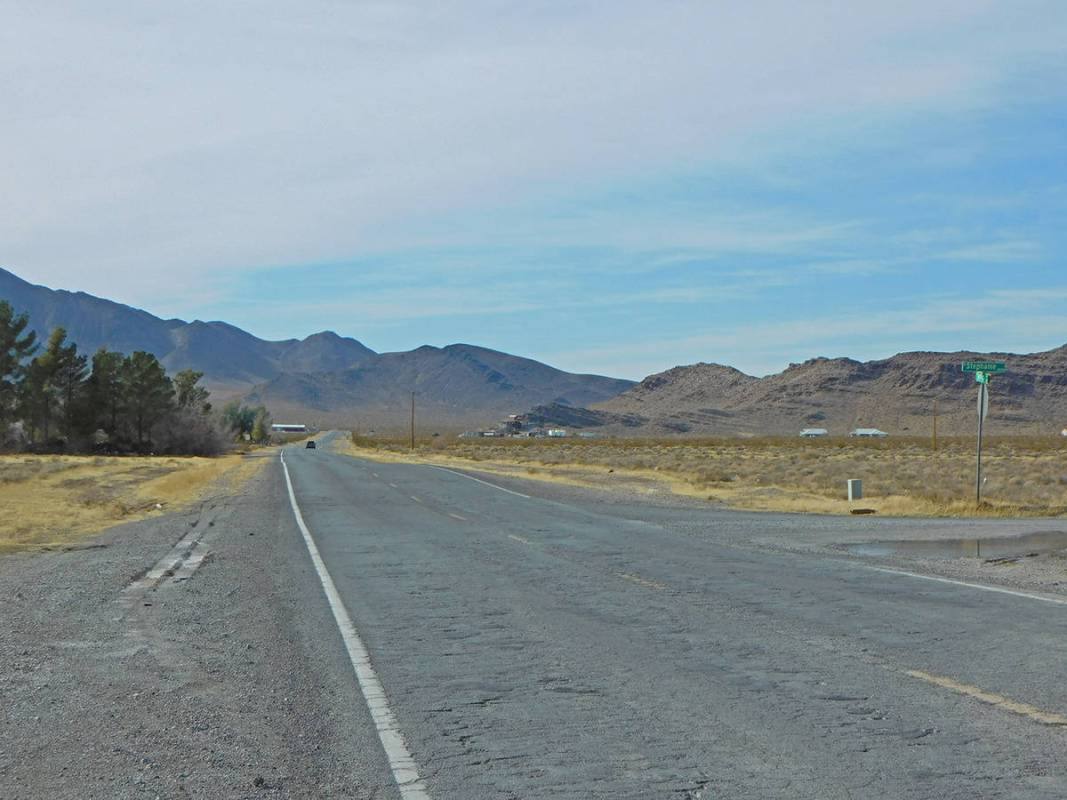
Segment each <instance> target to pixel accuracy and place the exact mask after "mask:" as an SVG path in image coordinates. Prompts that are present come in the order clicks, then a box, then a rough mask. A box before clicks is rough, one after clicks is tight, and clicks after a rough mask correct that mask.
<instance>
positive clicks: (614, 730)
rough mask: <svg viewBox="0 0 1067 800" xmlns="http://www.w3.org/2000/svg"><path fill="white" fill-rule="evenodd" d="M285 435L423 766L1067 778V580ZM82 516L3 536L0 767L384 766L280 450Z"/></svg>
mask: <svg viewBox="0 0 1067 800" xmlns="http://www.w3.org/2000/svg"><path fill="white" fill-rule="evenodd" d="M286 463H287V464H288V467H289V470H290V474H291V477H292V481H293V485H294V490H295V493H296V496H297V498H298V501H299V504H300V506H301V509H302V512H303V516H304V519H305V521H306V523H307V525H308V528H309V529H310V531H311V533H312V535H313V536H314V538H315V541H316V543H317V546H318V549H319V551H320V553H321V555H322V558H323V560H324V562H325V563H326V565H327V567H328V569H329V571H330V573H331V574H332V577H333V581H334V583H335V584H336V586H337V589H338V591H339V593H340V596H341V598H342V600H343V602H344V604H345V606H346V608H347V609H348V612H349V613H350V615H351V617H352V619H353V621H354V623H355V625H356V627H357V629H358V632H359V635H360V637H361V638H362V640H363V642H364V644H365V645H366V647H367V649H368V651H369V653H370V657H371V660H372V662H373V666H374V669H375V670H376V672H377V675H378V677H379V679H380V681H381V683H382V686H383V687H384V689H385V692H386V694H387V696H388V700H389V704H390V706H391V709H392V712H393V714H394V715H395V718H396V720H397V723H398V725H399V728H400V730H401V731H402V732H403V734H404V737H405V739H406V742H407V745H408V749H409V750H410V752H411V754H412V756H413V757H414V760H415V762H416V764H417V765H418V768H419V771H420V773H421V775H422V777H423V779H424V781H425V785H426V787H427V790H428V792H429V794H430V796H431V797H433V798H437V799H440V800H444V799H445V798H449V799H455V800H461V799H462V800H477V799H478V798H556V797H559V798H613V800H614V799H615V798H761V799H762V798H882V797H884V798H899V797H909V798H975V797H981V798H997V797H1004V798H1061V797H1064V796H1067V766H1065V764H1064V762H1063V758H1062V754H1063V752H1064V745H1065V743H1067V738H1065V737H1067V727H1065V725H1063V724H1061V723H1060V722H1059V721H1058V720H1060V719H1062V717H1061V716H1060V715H1065V714H1067V686H1065V684H1064V681H1063V678H1064V666H1063V665H1064V656H1065V655H1067V636H1065V634H1067V605H1064V604H1059V603H1049V602H1043V601H1042V600H1040V599H1038V597H1037V596H1032V597H1031V596H1020V595H1009V594H1003V593H994V592H989V591H983V590H981V589H976V588H971V587H967V586H962V585H959V584H952V583H937V582H931V581H924V580H921V579H918V578H914V577H909V576H906V575H901V574H897V573H889V572H879V571H876V570H875V569H872V568H871V567H872V566H877V565H878V564H879V563H882V562H879V561H877V560H874V559H869V558H867V559H865V558H855V557H849V556H847V555H845V554H840V553H837V552H830V551H827V550H818V549H811V550H804V549H795V548H794V549H790V548H789V547H785V546H783V547H781V548H776V547H772V546H769V545H768V542H770V541H772V540H775V541H782V542H786V543H788V542H789V541H790V540H791V539H794V538H795V539H797V540H800V539H804V538H805V537H807V538H818V537H820V536H825V535H826V534H825V531H826V530H830V529H833V531H834V537H833V538H837V539H838V540H840V541H848V540H849V533H850V528H849V526H857V527H856V530H857V531H858V530H860V528H859V527H858V526H862V525H865V524H868V523H865V522H863V521H856V520H826V519H823V518H811V517H809V518H797V517H788V516H783V515H773V516H772V515H763V516H761V515H753V514H735V513H732V512H725V511H721V510H716V509H708V508H700V507H696V506H692V505H686V504H679V505H678V506H677V507H666V506H662V505H649V504H645V503H641V502H639V501H636V500H635V501H627V500H625V499H620V498H609V497H606V496H604V495H601V494H597V493H593V492H586V491H582V490H576V489H567V488H559V487H552V486H550V485H543V484H542V485H536V484H533V483H532V482H526V481H516V480H503V479H500V480H498V479H490V481H491V482H494V483H499V485H500V486H501V487H503V488H508V489H511V490H513V491H517V492H521V493H523V494H527V495H529V496H528V497H522V496H517V495H515V494H512V493H507V492H504V491H501V490H500V489H498V488H494V486H491V485H487V484H486V483H481V482H477V481H474V480H470V479H469V477H467V476H464V475H463V474H459V473H456V472H453V471H447V470H442V469H435V468H433V467H429V466H417V465H405V464H387V463H375V462H371V461H363V460H359V459H354V458H351V457H348V456H343V455H338V454H334V453H331V452H329V451H328V450H327V449H325V448H320V449H318V450H316V451H305V450H303V449H298V448H295V447H294V448H289V449H287V451H286ZM205 519H206V520H208V522H210V523H211V524H207V523H205V522H203V520H205ZM897 524H899V525H900V526H908V525H910V526H913V527H922V525H923V524H924V523H922V522H920V521H902V522H900V523H897ZM197 525H200V527H199V528H196V530H203V531H207V530H210V533H205V534H204V537H205V540H206V541H207V547H208V550H209V553H210V554H209V556H208V557H207V558H206V559H205V561H204V562H203V565H202V566H201V567H200V568H199V569H197V570H196V572H195V573H193V574H192V575H191V576H190V577H189V578H188V579H187V580H184V581H182V582H179V583H174V582H173V581H164V582H162V583H160V584H159V585H158V586H157V587H155V588H152V589H146V590H145V591H144V593H143V597H138V602H133V603H131V602H128V601H127V602H126V603H125V604H124V603H123V602H122V601H121V599H120V598H121V596H122V594H123V590H124V589H125V588H126V587H128V586H129V585H130V584H131V583H133V582H135V581H137V580H138V579H139V578H140V577H141V576H143V575H145V574H146V571H147V570H149V569H150V567H151V566H152V565H153V564H154V563H156V562H157V561H158V560H159V559H160V558H162V557H163V556H164V555H165V554H166V553H167V552H168V550H169V549H170V548H172V547H173V546H174V544H175V543H176V542H177V541H179V539H181V538H182V536H183V535H186V532H187V531H188V530H190V528H195V527H196V526H197ZM883 527H884V526H883ZM886 529H888V528H886ZM813 532H814V533H813ZM97 541H98V543H99V544H101V545H103V547H101V548H99V549H93V550H84V551H80V552H76V553H50V554H42V555H36V556H17V557H13V558H9V559H5V560H3V561H2V562H0V597H2V598H4V602H5V606H6V608H5V624H4V626H3V631H2V639H0V656H2V658H3V667H2V672H0V694H2V700H3V716H2V717H0V797H3V798H9V797H10V798H31V797H32V798H36V797H163V798H170V797H260V796H267V797H269V796H287V797H309V798H312V797H357V798H363V797H368V798H370V797H385V798H397V797H399V796H400V795H399V792H398V790H397V788H396V786H395V785H394V784H393V783H392V778H391V776H390V773H389V766H388V763H387V760H386V757H385V754H384V752H383V750H382V748H381V745H380V743H379V741H378V739H377V735H376V732H375V728H374V726H373V723H372V722H371V719H370V716H369V714H368V712H367V711H366V708H365V705H364V702H363V700H362V698H361V696H360V694H359V690H358V687H357V686H356V683H355V680H354V677H353V672H352V666H351V663H349V661H348V660H347V655H346V654H345V651H344V648H343V646H342V644H341V640H340V635H339V633H338V630H337V627H336V624H335V623H334V621H333V618H332V616H331V614H330V611H329V608H328V606H327V603H326V600H325V597H324V596H323V592H322V589H321V587H320V585H319V583H318V579H317V576H316V574H315V572H314V569H313V567H312V565H311V562H310V560H309V557H308V555H307V552H306V549H305V548H304V545H303V541H302V539H301V536H300V533H299V531H298V530H297V527H296V525H295V522H294V520H293V517H292V514H291V511H290V509H289V505H288V497H287V495H286V490H285V487H284V477H283V475H282V472H281V467H280V464H278V463H277V460H276V457H275V461H274V462H273V463H271V464H270V465H268V467H267V469H266V470H265V471H264V472H263V474H262V475H261V476H260V478H259V479H257V480H256V481H255V482H253V483H252V484H250V485H249V487H248V489H247V491H246V492H245V493H244V494H242V495H241V496H239V497H236V498H218V499H217V500H214V501H210V502H209V503H207V504H205V507H204V508H203V509H200V510H198V511H197V512H195V513H190V514H187V515H175V516H172V517H167V518H163V519H160V520H155V521H152V522H145V523H138V524H135V525H131V526H125V527H124V528H120V529H116V530H114V531H112V532H109V533H108V534H106V535H105V536H103V537H101V538H100V539H99V540H97ZM147 604H150V605H147Z"/></svg>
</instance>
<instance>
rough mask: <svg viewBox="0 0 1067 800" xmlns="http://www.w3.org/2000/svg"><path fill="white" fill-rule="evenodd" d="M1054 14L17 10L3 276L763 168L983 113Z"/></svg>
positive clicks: (523, 7) (139, 277)
mask: <svg viewBox="0 0 1067 800" xmlns="http://www.w3.org/2000/svg"><path fill="white" fill-rule="evenodd" d="M1064 14H1065V12H1064V8H1063V6H1062V4H1058V3H1054V2H1033V3H1025V4H1023V3H1012V4H1006V3H994V2H980V1H976V0H967V2H964V1H963V0H951V1H950V2H941V3H928V2H920V1H919V0H909V1H908V2H901V3H894V4H887V5H884V6H878V5H871V4H867V5H865V6H864V8H863V9H862V11H859V10H857V6H856V5H855V4H853V3H833V2H831V3H825V4H819V5H818V6H814V7H813V6H811V5H810V4H798V3H793V2H762V3H748V4H741V5H736V4H735V5H733V6H729V7H726V6H722V5H721V4H708V3H702V2H669V3H653V4H649V3H641V2H623V1H620V2H617V3H611V4H607V5H597V4H584V5H583V4H577V5H575V4H551V3H548V4H542V3H533V4H501V3H494V2H466V3H443V4H433V5H427V4H423V3H414V2H399V1H398V2H381V3H369V4H368V3H359V4H343V3H334V2H326V1H325V0H313V1H311V2H306V3H301V4H298V5H293V4H282V3H265V4H259V5H256V6H254V7H250V6H247V5H245V4H236V3H234V4H226V3H216V2H206V1H201V2H189V3H181V4H169V5H159V6H145V5H143V4H138V3H132V2H119V1H118V0H110V1H107V2H98V3H92V4H88V5H86V4H82V3H76V2H68V3H62V2H60V3H38V4H32V3H20V4H17V5H16V6H14V7H12V8H8V9H6V11H5V20H4V25H3V27H2V28H0V76H3V77H0V81H2V82H3V83H2V91H3V95H2V96H3V101H4V109H5V121H4V125H3V126H0V179H2V181H3V185H4V187H5V191H4V193H3V194H2V195H0V242H2V243H3V250H2V252H0V260H3V262H4V263H6V264H8V265H10V266H11V267H12V268H14V269H16V270H18V271H20V272H23V273H24V274H27V275H28V276H29V277H31V278H34V279H37V280H43V281H47V282H50V283H52V284H55V285H68V286H75V287H77V288H84V289H87V290H92V291H95V292H97V293H100V294H108V295H113V296H117V297H119V298H120V299H126V300H133V301H137V302H140V303H149V302H151V301H153V300H155V299H157V298H159V297H161V296H166V295H167V294H168V293H169V292H170V291H172V288H173V285H174V283H175V281H176V277H175V276H176V273H177V274H179V275H181V276H182V277H184V278H185V279H188V280H193V281H205V282H207V281H210V280H211V277H212V276H213V275H215V274H217V273H218V271H219V270H221V269H224V268H225V269H233V268H234V265H240V266H241V267H242V268H245V267H249V268H251V267H257V266H263V265H269V264H278V263H306V262H311V261H320V260H327V259H336V258H344V257H350V256H352V255H354V254H358V253H361V252H364V251H365V250H366V249H368V248H373V247H374V246H376V245H380V244H382V243H383V242H384V243H387V244H395V242H396V232H397V231H403V230H405V229H406V228H408V227H409V225H408V223H409V222H418V221H420V220H425V219H427V218H432V217H433V216H434V215H437V214H441V213H444V212H451V211H453V210H454V209H456V208H468V209H477V208H491V207H492V206H493V204H495V203H498V202H511V201H513V200H514V198H516V197H524V196H537V195H538V194H539V193H542V192H546V191H548V192H557V193H558V192H560V191H569V190H570V189H572V188H574V187H575V184H576V183H577V182H583V183H585V184H586V185H595V184H596V183H597V182H599V181H605V180H612V179H615V178H617V177H618V176H620V175H637V174H642V173H648V172H653V171H656V170H659V169H663V168H669V169H676V168H679V167H684V166H686V165H690V164H693V163H697V162H699V163H702V164H708V163H712V164H713V163H731V164H739V163H749V164H750V165H751V166H752V167H753V168H759V165H760V158H761V156H760V153H761V152H762V151H764V150H765V149H766V148H768V147H769V146H771V142H778V146H782V145H781V143H782V142H790V141H791V140H792V139H793V138H794V137H795V135H796V134H797V133H798V132H802V133H803V134H804V135H809V136H813V137H819V136H825V135H827V132H828V131H832V130H833V129H834V128H835V126H838V125H842V124H845V125H872V126H877V125H880V124H882V122H883V121H885V120H887V119H892V118H893V117H894V115H908V114H913V113H915V112H917V111H922V110H926V109H940V110H944V109H949V108H961V107H966V108H970V107H975V106H982V105H984V104H992V103H994V102H996V101H997V99H998V96H999V95H998V93H999V92H1000V91H1002V89H1003V86H1004V84H1005V82H1006V81H1007V79H1008V78H1010V76H1011V74H1012V73H1013V71H1014V70H1016V69H1017V67H1018V65H1019V64H1021V63H1026V64H1028V65H1034V64H1037V65H1040V64H1041V63H1043V61H1044V60H1047V59H1053V58H1057V57H1058V55H1057V54H1058V53H1059V50H1060V48H1061V46H1062V32H1063V22H1064ZM775 137H777V138H775ZM589 225H592V226H594V227H595V226H596V221H595V220H594V221H588V220H587V221H585V223H584V224H583V223H581V222H579V223H578V224H576V226H575V230H574V231H573V235H574V236H575V237H576V238H579V239H582V237H583V231H586V230H589V227H587V226H589ZM382 231H388V232H389V235H388V236H387V237H384V238H383V237H382V233H381V232H382ZM818 233H819V232H818V231H816V232H815V234H816V235H818ZM618 235H620V236H624V232H623V233H620V234H618ZM649 236H651V237H652V238H653V239H655V238H656V237H658V242H654V243H663V242H667V241H670V242H671V243H674V244H686V243H689V244H694V245H699V246H717V247H721V248H723V249H726V250H729V249H740V250H750V249H753V248H757V247H767V246H772V247H773V246H779V247H781V248H786V247H789V246H792V244H793V243H794V241H795V236H794V235H792V234H790V235H787V236H786V237H785V238H784V239H777V240H776V239H775V237H774V235H773V233H772V234H768V235H767V236H762V237H758V236H756V235H755V234H753V233H750V232H742V233H738V234H732V235H729V234H725V233H723V232H721V231H719V232H716V231H714V230H712V231H709V232H707V233H705V234H701V233H700V232H699V231H698V230H695V229H693V228H692V226H688V227H687V228H674V227H671V226H662V227H660V228H659V230H658V232H656V231H655V230H652V231H649V230H647V229H646V230H645V231H643V232H642V234H641V238H644V239H647V238H648V237H649ZM634 238H638V237H637V236H636V235H635V237H634Z"/></svg>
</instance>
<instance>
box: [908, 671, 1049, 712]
mask: <svg viewBox="0 0 1067 800" xmlns="http://www.w3.org/2000/svg"><path fill="white" fill-rule="evenodd" d="M904 674H905V675H908V676H910V677H912V678H917V679H919V680H920V681H926V682H927V683H932V684H933V685H934V686H940V687H942V688H943V689H950V690H952V691H953V692H958V693H959V694H962V695H966V696H967V697H973V698H974V699H975V700H979V701H981V702H983V703H988V704H989V705H991V706H996V707H997V708H1002V709H1004V710H1005V711H1010V712H1011V713H1013V714H1019V715H1020V716H1023V717H1028V718H1030V719H1032V720H1034V722H1040V723H1041V724H1042V725H1067V717H1065V716H1063V715H1062V714H1056V713H1055V712H1052V711H1043V710H1042V709H1040V708H1038V707H1037V706H1032V705H1030V704H1029V703H1020V702H1018V701H1017V700H1012V699H1011V698H1010V697H1004V696H1003V695H999V694H994V693H993V692H987V691H984V690H982V689H979V688H978V687H977V686H970V685H968V684H966V683H960V682H959V681H955V680H953V679H952V678H944V677H941V676H940V675H931V674H930V673H929V672H923V671H922V670H919V669H909V670H905V671H904Z"/></svg>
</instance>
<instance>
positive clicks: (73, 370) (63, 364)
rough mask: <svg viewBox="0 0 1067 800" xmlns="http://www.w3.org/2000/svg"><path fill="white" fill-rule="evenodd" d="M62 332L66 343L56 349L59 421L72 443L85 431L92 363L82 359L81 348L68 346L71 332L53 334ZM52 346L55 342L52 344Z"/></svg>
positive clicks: (57, 411) (63, 342)
mask: <svg viewBox="0 0 1067 800" xmlns="http://www.w3.org/2000/svg"><path fill="white" fill-rule="evenodd" d="M60 331H62V334H63V335H62V341H61V342H60V343H59V344H58V347H57V349H56V368H55V376H54V378H53V381H54V384H53V385H54V388H55V395H56V400H57V409H56V417H57V422H58V423H59V432H60V434H61V435H62V436H63V438H64V439H66V440H67V441H68V442H69V441H70V440H71V439H72V438H73V437H74V435H75V433H77V432H78V429H79V428H80V429H84V427H85V404H84V400H85V380H86V378H87V377H88V374H89V369H88V363H89V359H88V358H87V357H86V356H83V355H79V353H78V347H77V345H75V344H74V343H73V342H71V343H70V344H65V341H66V336H67V332H66V331H64V330H63V329H62V328H57V329H56V331H55V332H54V333H53V337H55V334H56V333H58V332H60ZM49 345H50V346H51V342H49Z"/></svg>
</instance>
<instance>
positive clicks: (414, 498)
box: [410, 495, 422, 505]
mask: <svg viewBox="0 0 1067 800" xmlns="http://www.w3.org/2000/svg"><path fill="white" fill-rule="evenodd" d="M410 497H411V499H412V500H414V501H415V502H416V503H419V504H420V505H421V504H422V501H421V500H420V499H419V498H417V497H416V496H415V495H410Z"/></svg>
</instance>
